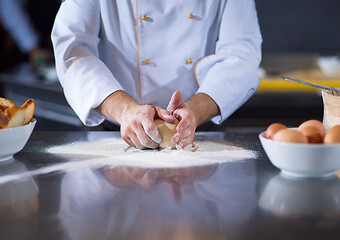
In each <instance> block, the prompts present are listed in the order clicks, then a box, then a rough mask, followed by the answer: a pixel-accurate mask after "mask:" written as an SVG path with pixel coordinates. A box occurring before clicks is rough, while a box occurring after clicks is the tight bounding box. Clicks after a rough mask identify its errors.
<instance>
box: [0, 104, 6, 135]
mask: <svg viewBox="0 0 340 240" xmlns="http://www.w3.org/2000/svg"><path fill="white" fill-rule="evenodd" d="M6 108H8V107H7V106H5V105H0V129H1V128H6V127H7V125H8V118H7V117H6V115H5V109H6Z"/></svg>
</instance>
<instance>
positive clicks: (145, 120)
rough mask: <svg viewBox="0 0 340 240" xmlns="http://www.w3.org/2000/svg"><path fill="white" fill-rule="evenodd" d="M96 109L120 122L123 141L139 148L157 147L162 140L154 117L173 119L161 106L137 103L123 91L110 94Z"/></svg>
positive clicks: (169, 120) (166, 119) (165, 119)
mask: <svg viewBox="0 0 340 240" xmlns="http://www.w3.org/2000/svg"><path fill="white" fill-rule="evenodd" d="M96 110H97V111H99V112H100V113H102V114H103V115H104V116H106V117H107V118H110V119H112V120H114V121H116V122H118V123H120V133H121V136H122V138H123V139H124V141H125V142H126V143H127V144H129V145H131V146H133V147H137V148H139V149H143V148H157V147H158V145H159V143H160V142H161V141H162V137H161V135H160V133H159V132H158V130H157V127H156V124H155V123H154V119H155V118H160V119H163V120H164V121H167V122H171V121H174V120H175V118H174V117H173V116H172V115H171V114H170V113H169V112H168V111H166V110H164V109H162V108H159V107H154V106H151V105H141V104H138V103H137V102H136V101H135V100H134V99H133V98H132V97H131V96H130V95H128V94H127V93H125V92H124V91H117V92H114V93H113V94H111V95H110V96H109V97H108V98H106V99H105V100H104V101H103V102H102V104H101V105H100V106H99V107H98V108H96Z"/></svg>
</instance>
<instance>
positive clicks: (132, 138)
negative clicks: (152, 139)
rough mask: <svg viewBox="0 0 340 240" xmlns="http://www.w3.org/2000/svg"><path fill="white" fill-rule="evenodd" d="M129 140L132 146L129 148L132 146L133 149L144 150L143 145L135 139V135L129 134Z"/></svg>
mask: <svg viewBox="0 0 340 240" xmlns="http://www.w3.org/2000/svg"><path fill="white" fill-rule="evenodd" d="M129 139H130V141H131V142H132V144H133V145H131V146H134V147H136V148H139V149H143V148H145V147H144V145H143V144H142V143H141V142H140V141H139V138H138V137H137V135H136V134H135V133H131V134H130V135H129Z"/></svg>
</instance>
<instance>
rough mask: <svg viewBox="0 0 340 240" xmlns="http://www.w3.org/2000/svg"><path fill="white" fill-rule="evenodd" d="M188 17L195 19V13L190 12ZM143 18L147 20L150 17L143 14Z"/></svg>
mask: <svg viewBox="0 0 340 240" xmlns="http://www.w3.org/2000/svg"><path fill="white" fill-rule="evenodd" d="M188 18H189V19H193V18H194V15H193V14H192V13H189V14H188ZM141 19H142V20H144V21H145V20H147V19H148V17H147V16H146V15H143V16H141Z"/></svg>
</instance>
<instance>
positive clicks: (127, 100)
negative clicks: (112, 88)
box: [95, 90, 139, 124]
mask: <svg viewBox="0 0 340 240" xmlns="http://www.w3.org/2000/svg"><path fill="white" fill-rule="evenodd" d="M136 105H139V104H138V103H137V102H136V101H135V100H134V99H133V98H132V97H131V96H130V95H129V94H127V93H126V92H124V91H122V90H119V91H116V92H114V93H112V94H111V95H109V96H108V97H107V98H106V99H105V100H104V101H103V102H102V103H101V104H100V105H99V106H98V107H97V108H96V109H95V110H96V111H98V112H100V113H101V114H103V115H104V116H105V117H107V118H110V119H112V120H113V121H116V122H118V123H120V124H121V123H122V116H124V114H126V112H127V111H128V110H129V109H130V108H131V107H133V106H136Z"/></svg>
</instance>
